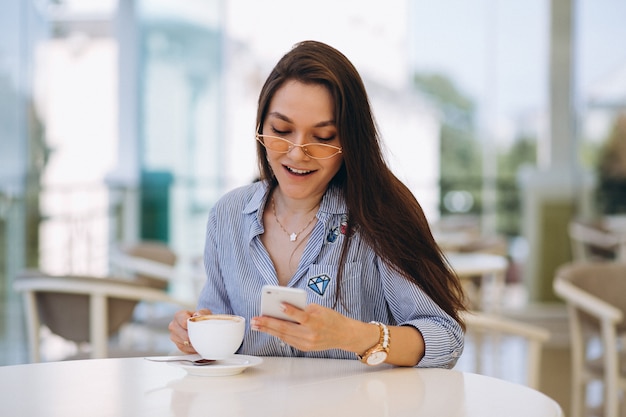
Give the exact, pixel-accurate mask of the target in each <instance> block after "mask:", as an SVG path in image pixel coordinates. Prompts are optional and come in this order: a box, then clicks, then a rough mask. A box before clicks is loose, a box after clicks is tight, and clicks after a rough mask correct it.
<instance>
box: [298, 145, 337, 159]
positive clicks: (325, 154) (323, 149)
mask: <svg viewBox="0 0 626 417" xmlns="http://www.w3.org/2000/svg"><path fill="white" fill-rule="evenodd" d="M304 152H305V153H306V154H307V155H309V156H310V157H312V158H321V159H325V158H330V157H331V156H333V155H335V154H336V153H337V152H338V151H337V149H336V148H332V147H330V146H325V145H322V144H317V143H312V144H310V145H305V146H304Z"/></svg>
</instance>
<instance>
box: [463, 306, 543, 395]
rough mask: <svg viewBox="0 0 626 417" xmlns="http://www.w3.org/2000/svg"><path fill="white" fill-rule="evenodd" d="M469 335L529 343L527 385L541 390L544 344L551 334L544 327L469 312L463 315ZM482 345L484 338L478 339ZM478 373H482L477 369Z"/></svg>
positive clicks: (497, 316)
mask: <svg viewBox="0 0 626 417" xmlns="http://www.w3.org/2000/svg"><path fill="white" fill-rule="evenodd" d="M463 319H464V320H465V324H466V326H467V330H468V333H475V334H478V335H495V336H500V335H508V336H516V337H520V338H522V339H524V340H526V342H527V343H528V348H527V349H526V385H528V386H529V387H531V388H534V389H538V388H539V376H540V371H541V356H542V347H543V344H544V343H545V342H546V341H548V339H549V338H550V332H549V331H548V330H547V329H544V328H543V327H540V326H537V325H534V324H529V323H524V322H521V321H519V320H513V319H511V318H508V317H504V316H502V315H501V314H490V313H481V312H468V313H466V314H464V315H463ZM480 343H482V338H478V340H477V344H480ZM480 349H481V346H477V347H476V350H477V351H476V358H477V360H476V361H477V364H476V367H477V368H480V367H481V366H482V362H481V360H480V358H481V355H480V353H481V352H480ZM477 372H479V373H480V372H481V370H480V369H477Z"/></svg>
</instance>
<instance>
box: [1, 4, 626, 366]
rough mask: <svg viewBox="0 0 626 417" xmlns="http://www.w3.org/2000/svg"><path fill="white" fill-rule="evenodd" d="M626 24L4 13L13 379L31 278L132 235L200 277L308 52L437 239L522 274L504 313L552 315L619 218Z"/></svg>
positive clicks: (96, 259)
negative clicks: (576, 222)
mask: <svg viewBox="0 0 626 417" xmlns="http://www.w3.org/2000/svg"><path fill="white" fill-rule="evenodd" d="M624 21H626V2H624V1H623V0H576V1H575V0H526V1H523V2H522V1H504V0H500V1H498V0H439V1H436V2H433V1H427V0H413V1H411V0H392V1H387V2H380V1H374V0H318V1H316V2H311V3H303V2H293V1H288V0H264V1H254V0H184V1H180V0H3V1H2V2H1V3H0V290H1V291H2V294H1V295H2V298H1V299H0V307H1V309H2V314H1V315H0V316H1V319H0V338H1V340H2V342H1V343H0V365H7V364H15V363H24V362H26V361H28V351H27V350H28V349H27V348H26V341H25V340H26V339H25V337H26V336H25V331H24V323H23V313H22V308H23V306H22V304H21V303H22V301H21V298H20V297H19V296H18V295H17V294H16V293H15V292H14V290H13V288H12V284H13V280H14V277H15V276H16V274H17V273H18V272H19V271H21V270H23V269H24V268H37V269H40V270H42V271H45V272H47V273H50V274H88V275H94V276H104V275H107V274H109V272H110V254H111V251H112V248H114V247H116V246H118V245H120V244H126V243H133V242H137V241H159V242H163V243H165V244H167V245H168V246H169V247H170V248H172V249H173V250H174V251H175V252H176V254H177V256H178V260H179V264H180V265H194V262H197V259H198V256H199V255H200V254H201V253H202V249H203V236H204V232H205V221H206V217H207V213H208V211H209V210H210V209H211V207H212V205H213V204H214V203H215V201H216V200H217V199H218V198H219V197H220V196H221V195H222V194H224V193H225V192H226V191H228V190H230V189H232V188H234V187H237V186H240V185H244V184H247V183H249V182H251V181H253V179H254V178H255V176H256V161H255V145H254V128H255V126H254V123H255V111H256V100H257V97H258V93H259V90H260V88H261V85H262V83H263V81H264V79H265V77H266V76H267V75H268V73H269V71H270V70H271V68H272V66H273V65H274V64H275V62H276V61H277V60H278V59H279V58H280V57H281V56H282V55H283V54H284V53H285V52H286V51H288V50H289V49H290V48H291V46H292V45H293V44H295V43H296V42H298V41H301V40H305V39H315V40H319V41H323V42H327V43H329V44H331V45H332V46H334V47H336V48H338V49H339V50H341V51H342V52H343V53H344V54H345V55H346V56H347V57H348V58H349V59H350V60H351V61H352V62H353V63H354V64H355V66H356V67H357V69H358V70H359V71H360V73H361V75H362V77H363V78H364V81H365V84H366V86H367V88H368V91H369V94H370V98H371V102H372V105H373V107H374V111H375V115H376V117H377V122H378V124H379V127H380V130H381V132H382V136H383V140H384V144H385V151H386V155H387V158H388V160H389V163H390V164H391V166H392V167H393V169H394V171H395V172H396V173H397V175H398V176H399V177H400V178H401V179H402V180H404V181H405V182H406V183H407V184H408V186H409V187H410V188H411V190H412V191H413V192H414V193H415V195H416V196H417V198H418V200H419V201H420V203H421V204H422V205H423V208H424V210H425V212H426V214H427V216H428V219H429V221H431V223H432V225H433V230H434V231H435V234H436V237H439V236H441V239H442V245H444V244H445V243H446V242H445V236H448V237H450V236H451V233H450V231H452V232H458V231H460V230H465V229H464V228H465V227H468V225H469V226H470V227H472V228H474V230H475V231H477V232H478V234H479V235H480V236H481V237H484V238H485V240H483V241H482V243H484V242H486V241H488V242H491V243H493V246H492V248H495V249H494V250H497V251H498V252H499V253H501V254H502V255H504V256H506V258H507V259H508V260H509V261H510V268H509V270H508V272H507V276H506V280H507V283H508V284H511V285H512V288H513V287H515V288H516V290H515V294H516V296H515V297H516V298H515V302H514V303H513V302H512V304H511V305H513V304H514V305H515V306H517V307H519V308H521V309H523V308H527V307H528V306H535V307H536V308H535V307H534V308H535V309H533V311H540V306H542V305H552V303H553V302H554V301H556V298H555V296H554V294H553V293H552V277H553V274H554V270H555V268H556V267H557V266H558V265H560V264H562V263H563V262H566V261H568V260H570V259H571V257H572V254H571V250H570V246H569V242H568V237H567V232H566V229H567V224H568V222H569V221H570V220H571V219H573V218H575V217H576V218H579V217H581V218H594V217H597V216H601V215H606V214H609V215H615V214H620V213H622V214H623V213H626V156H625V153H626V48H624V41H625V40H626V25H624ZM616 155H621V159H619V157H616ZM616 158H617V159H616ZM616 160H617V162H615V161H616ZM619 161H621V163H620V162H619ZM374 192H375V190H374ZM446 232H448V234H447V235H446ZM452 234H454V233H452ZM494 242H495V243H494ZM189 268H192V267H191V266H190V267H189ZM191 275H192V274H189V275H187V276H191ZM169 291H170V292H172V293H173V294H175V295H177V296H180V297H182V298H186V299H189V300H193V299H194V297H195V294H197V286H196V285H195V283H194V282H193V279H192V278H184V279H183V278H181V279H180V280H178V281H177V282H176V283H174V285H171V286H170V289H169ZM538 309H539V310H538Z"/></svg>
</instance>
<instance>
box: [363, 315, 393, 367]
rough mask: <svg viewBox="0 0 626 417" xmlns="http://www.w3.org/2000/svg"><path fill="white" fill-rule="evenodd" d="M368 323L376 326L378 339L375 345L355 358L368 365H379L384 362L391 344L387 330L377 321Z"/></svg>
mask: <svg viewBox="0 0 626 417" xmlns="http://www.w3.org/2000/svg"><path fill="white" fill-rule="evenodd" d="M370 323H371V324H376V325H377V326H378V328H379V329H380V339H379V340H378V343H377V344H376V345H374V346H372V347H371V348H369V349H368V350H366V351H365V353H364V354H362V355H357V358H358V359H359V360H360V361H361V362H363V363H366V364H368V365H380V364H381V363H383V362H385V360H386V359H387V354H388V353H389V344H390V343H391V338H390V337H389V328H388V327H387V326H385V325H384V324H383V323H379V322H377V321H371V322H370Z"/></svg>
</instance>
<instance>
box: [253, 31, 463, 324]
mask: <svg viewBox="0 0 626 417" xmlns="http://www.w3.org/2000/svg"><path fill="white" fill-rule="evenodd" d="M288 80H296V81H299V82H302V83H305V84H319V85H323V86H325V87H326V88H327V89H328V90H329V92H330V94H331V96H332V97H333V100H334V106H335V108H334V113H335V124H336V127H337V130H338V135H339V138H340V141H341V146H342V148H343V154H342V155H343V165H342V167H341V168H340V170H339V172H338V173H337V174H336V175H335V177H334V178H333V180H332V182H331V186H338V187H340V188H341V189H342V190H343V194H344V197H345V199H346V204H347V207H348V218H349V222H348V227H349V229H348V233H347V235H348V236H350V234H351V233H353V232H354V230H355V228H358V231H359V233H360V234H361V235H362V236H363V239H364V240H365V241H366V242H367V243H368V244H369V245H371V246H372V247H373V248H374V250H375V251H376V253H377V254H378V256H380V257H381V258H382V259H384V260H385V261H387V262H388V263H389V264H390V265H392V266H393V267H394V268H395V269H396V270H397V271H398V272H399V273H401V274H402V275H403V276H404V277H406V278H407V279H409V280H411V281H413V282H415V283H416V284H417V285H418V286H419V287H420V288H422V290H423V291H424V292H425V293H426V294H427V295H428V296H429V297H430V298H432V299H433V301H435V303H437V305H439V307H441V309H442V310H444V311H445V312H446V313H448V314H449V315H450V316H451V317H453V318H454V319H455V320H456V321H458V322H459V323H460V324H461V325H462V326H463V321H462V320H461V318H460V315H459V312H461V311H463V310H465V303H464V295H463V290H462V287H461V284H460V282H459V279H458V277H457V276H456V275H455V274H454V272H453V271H451V270H450V269H449V268H448V267H447V264H446V262H445V259H444V256H443V253H442V252H441V250H440V249H439V247H438V246H437V244H436V243H435V240H434V239H433V236H432V233H431V231H430V227H429V225H428V222H427V220H426V216H425V215H424V212H423V210H422V208H421V206H420V205H419V203H418V202H417V200H416V199H415V197H414V196H413V194H412V193H411V191H410V190H409V189H408V188H407V187H406V186H405V185H404V184H403V183H402V182H401V181H400V180H399V179H398V178H397V177H396V176H395V175H394V174H393V173H392V172H391V170H390V169H389V167H388V166H387V164H386V162H385V161H384V158H383V155H382V152H381V147H380V138H379V134H378V130H377V128H376V124H375V122H374V118H373V115H372V112H371V108H370V103H369V99H368V96H367V92H366V90H365V86H364V85H363V81H362V80H361V77H360V75H359V73H358V72H357V70H356V69H355V68H354V66H353V65H352V63H351V62H350V61H349V60H348V59H347V58H346V57H345V56H344V55H343V54H342V53H341V52H339V51H337V50H336V49H334V48H332V47H330V46H328V45H325V44H323V43H320V42H315V41H305V42H301V43H298V44H296V45H295V46H294V47H293V49H291V51H289V52H288V53H287V54H285V55H284V56H283V57H282V58H281V59H280V61H279V62H278V63H277V64H276V66H275V67H274V69H273V70H272V72H271V73H270V75H269V77H268V78H267V80H266V81H265V84H264V85H263V88H262V89H261V93H260V95H259V103H258V110H257V126H260V128H259V129H260V130H259V131H260V132H262V128H263V121H264V120H265V117H266V115H267V111H268V108H269V104H270V102H271V99H272V97H273V96H274V94H275V93H276V91H277V90H278V89H279V88H280V87H281V86H283V85H284V83H285V82H286V81H288ZM257 155H258V162H259V169H260V174H261V179H264V180H267V181H269V182H270V183H271V185H272V186H273V187H275V186H276V185H277V184H276V179H275V177H274V175H273V173H272V170H271V168H270V166H269V163H268V162H267V157H266V150H265V148H264V147H263V146H262V145H260V144H257ZM349 241H350V239H345V241H344V242H345V246H344V248H343V253H342V257H341V260H340V263H339V275H338V277H337V280H338V282H341V275H342V271H343V265H344V263H345V262H344V260H345V259H344V256H345V254H346V253H347V250H346V249H347V245H349Z"/></svg>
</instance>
